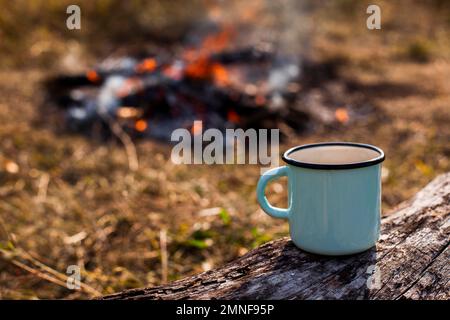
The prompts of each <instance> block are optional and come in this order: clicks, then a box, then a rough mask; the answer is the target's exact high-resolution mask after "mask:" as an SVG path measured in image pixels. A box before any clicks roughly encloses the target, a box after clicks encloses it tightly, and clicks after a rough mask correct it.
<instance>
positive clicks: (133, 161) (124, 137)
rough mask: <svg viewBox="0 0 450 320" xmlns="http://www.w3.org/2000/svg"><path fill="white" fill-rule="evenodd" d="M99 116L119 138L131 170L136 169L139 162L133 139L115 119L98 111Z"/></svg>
mask: <svg viewBox="0 0 450 320" xmlns="http://www.w3.org/2000/svg"><path fill="white" fill-rule="evenodd" d="M98 114H99V115H100V117H102V119H103V120H105V121H106V122H107V123H108V125H109V127H110V129H111V131H112V132H113V133H114V135H115V136H116V137H117V138H119V140H120V141H121V142H122V144H123V146H124V147H125V152H126V153H127V158H128V167H129V168H130V170H131V171H137V170H138V169H139V162H138V157H137V152H136V146H135V145H134V143H133V141H132V140H131V138H130V136H129V135H128V134H127V133H126V132H125V131H124V130H123V129H122V127H121V126H120V125H119V124H118V123H117V121H115V120H114V119H113V118H112V117H111V116H109V115H108V114H106V113H101V112H99V113H98Z"/></svg>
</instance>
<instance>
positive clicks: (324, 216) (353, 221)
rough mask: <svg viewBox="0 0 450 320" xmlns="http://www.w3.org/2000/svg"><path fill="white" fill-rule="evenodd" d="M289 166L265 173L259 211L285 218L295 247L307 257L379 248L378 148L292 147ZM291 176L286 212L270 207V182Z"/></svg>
mask: <svg viewBox="0 0 450 320" xmlns="http://www.w3.org/2000/svg"><path fill="white" fill-rule="evenodd" d="M283 160H284V161H285V162H286V163H287V165H286V166H283V167H278V168H274V169H271V170H269V171H267V172H265V173H264V174H263V175H262V176H261V178H260V180H259V182H258V186H257V191H256V192H257V197H258V202H259V204H260V205H261V208H262V209H263V210H264V211H265V212H266V213H267V214H269V215H270V216H272V217H275V218H281V219H287V220H288V221H289V229H290V235H291V238H292V241H293V242H294V244H295V245H296V246H297V247H299V248H301V249H303V250H305V251H308V252H312V253H317V254H323V255H347V254H354V253H357V252H362V251H365V250H367V249H369V248H371V247H373V246H374V245H375V243H376V242H377V240H378V237H379V233H380V211H381V162H383V160H384V152H383V151H382V150H381V149H379V148H377V147H374V146H371V145H368V144H361V143H351V142H327V143H317V144H308V145H303V146H298V147H294V148H292V149H290V150H288V151H286V152H285V153H284V155H283ZM282 176H287V178H288V208H287V209H282V208H276V207H273V206H272V205H270V204H269V202H268V201H267V198H266V196H265V188H266V185H267V183H268V182H269V181H271V180H274V179H276V178H279V177H282Z"/></svg>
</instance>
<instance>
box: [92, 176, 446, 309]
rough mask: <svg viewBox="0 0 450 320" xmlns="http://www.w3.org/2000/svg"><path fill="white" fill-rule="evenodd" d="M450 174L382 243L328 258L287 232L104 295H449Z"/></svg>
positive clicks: (385, 226) (395, 221)
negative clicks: (199, 268)
mask: <svg viewBox="0 0 450 320" xmlns="http://www.w3.org/2000/svg"><path fill="white" fill-rule="evenodd" d="M449 213H450V173H447V174H443V175H441V176H439V177H437V178H436V179H434V180H433V181H432V182H431V183H430V184H428V185H427V186H426V187H425V188H424V189H423V190H421V191H420V192H419V193H418V194H417V195H416V196H415V197H414V198H413V199H411V200H410V201H407V202H405V203H403V204H402V205H400V207H399V208H398V209H397V210H395V212H394V213H393V214H391V215H389V216H388V217H386V218H383V219H382V227H381V237H380V240H379V241H378V243H377V245H376V248H375V247H374V248H372V249H370V250H368V251H365V252H363V253H360V254H357V255H351V256H345V257H325V256H318V255H313V254H309V253H306V252H304V251H301V250H300V249H297V248H296V247H295V246H294V245H293V243H292V242H291V241H290V240H289V239H288V238H283V239H279V240H275V241H272V242H269V243H267V244H264V245H262V246H260V247H259V248H256V249H255V250H253V251H251V252H249V253H247V254H246V255H244V256H243V257H241V258H239V259H237V260H234V261H232V262H230V263H228V264H226V265H224V266H222V267H220V268H218V269H215V270H211V271H208V272H204V273H201V274H198V275H195V276H192V277H188V278H185V279H182V280H179V281H175V282H172V283H169V284H166V285H162V286H157V287H152V288H143V289H132V290H127V291H123V292H119V293H116V294H112V295H109V296H105V297H102V298H101V299H108V300H114V299H138V300H141V299H405V298H406V299H449V298H450V283H449V280H450V263H449V262H450V248H449V243H450V241H449V238H450V237H449V235H450V220H449Z"/></svg>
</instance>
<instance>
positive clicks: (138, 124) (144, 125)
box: [134, 119, 148, 132]
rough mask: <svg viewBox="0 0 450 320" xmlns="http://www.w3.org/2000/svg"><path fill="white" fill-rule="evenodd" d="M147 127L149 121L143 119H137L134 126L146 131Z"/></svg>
mask: <svg viewBox="0 0 450 320" xmlns="http://www.w3.org/2000/svg"><path fill="white" fill-rule="evenodd" d="M147 127H148V124H147V121H145V120H142V119H140V120H138V121H136V123H135V124H134V128H135V129H136V131H139V132H144V131H145V130H146V129H147Z"/></svg>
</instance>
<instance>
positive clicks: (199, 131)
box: [191, 121, 203, 136]
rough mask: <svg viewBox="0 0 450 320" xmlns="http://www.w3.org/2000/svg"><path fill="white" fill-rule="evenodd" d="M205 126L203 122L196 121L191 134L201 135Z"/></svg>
mask: <svg viewBox="0 0 450 320" xmlns="http://www.w3.org/2000/svg"><path fill="white" fill-rule="evenodd" d="M202 130H203V125H202V122H201V121H194V124H193V125H192V127H191V133H192V134H193V135H195V136H196V135H199V134H202Z"/></svg>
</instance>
